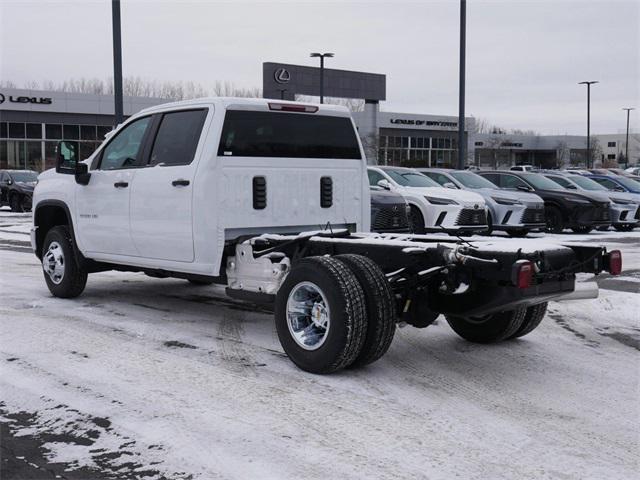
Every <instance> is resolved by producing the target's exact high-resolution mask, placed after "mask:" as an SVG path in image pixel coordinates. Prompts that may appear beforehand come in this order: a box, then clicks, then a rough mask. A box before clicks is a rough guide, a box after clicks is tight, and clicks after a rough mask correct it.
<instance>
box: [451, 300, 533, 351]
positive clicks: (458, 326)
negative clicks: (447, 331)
mask: <svg viewBox="0 0 640 480" xmlns="http://www.w3.org/2000/svg"><path fill="white" fill-rule="evenodd" d="M526 312H527V309H526V308H518V309H516V310H508V311H506V312H498V313H492V314H489V315H484V316H481V317H461V316H457V315H446V318H447V322H449V325H450V326H451V328H452V329H453V331H454V332H456V333H457V334H458V335H460V336H461V337H462V338H464V339H465V340H468V341H469V342H474V343H496V342H501V341H502V340H506V339H507V338H510V337H512V336H513V335H514V334H516V332H517V331H518V329H519V328H520V327H521V326H522V323H523V322H524V319H525V314H526Z"/></svg>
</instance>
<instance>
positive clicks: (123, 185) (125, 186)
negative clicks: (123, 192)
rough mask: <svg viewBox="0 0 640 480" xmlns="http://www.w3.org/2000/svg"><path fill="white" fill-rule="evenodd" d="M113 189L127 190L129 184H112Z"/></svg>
mask: <svg viewBox="0 0 640 480" xmlns="http://www.w3.org/2000/svg"><path fill="white" fill-rule="evenodd" d="M113 186H114V187H116V188H127V187H128V186H129V183H127V182H116V183H114V184H113Z"/></svg>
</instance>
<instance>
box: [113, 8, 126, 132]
mask: <svg viewBox="0 0 640 480" xmlns="http://www.w3.org/2000/svg"><path fill="white" fill-rule="evenodd" d="M111 21H112V25H113V100H114V103H115V104H114V113H115V118H116V125H118V124H120V123H122V122H123V120H124V112H123V108H122V44H121V41H120V0H112V2H111Z"/></svg>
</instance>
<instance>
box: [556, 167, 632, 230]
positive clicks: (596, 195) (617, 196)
mask: <svg viewBox="0 0 640 480" xmlns="http://www.w3.org/2000/svg"><path fill="white" fill-rule="evenodd" d="M544 176H545V177H547V178H549V179H551V180H553V181H554V182H556V183H557V184H558V185H560V186H562V187H564V188H566V189H567V190H574V191H578V192H580V193H582V194H583V195H586V196H588V197H591V198H593V199H595V200H598V201H607V200H608V201H610V202H611V206H610V209H611V225H613V228H615V229H616V230H618V231H621V232H628V231H630V230H633V229H634V228H635V227H636V226H637V225H638V219H639V218H640V217H639V216H638V215H640V198H634V196H633V194H630V193H625V192H613V191H610V190H607V189H606V188H605V187H603V186H602V185H600V184H599V183H597V182H594V181H593V180H591V179H590V178H587V177H583V176H582V175H571V174H562V173H544ZM636 197H638V196H637V195H636ZM598 229H599V230H607V229H608V227H606V226H602V227H598Z"/></svg>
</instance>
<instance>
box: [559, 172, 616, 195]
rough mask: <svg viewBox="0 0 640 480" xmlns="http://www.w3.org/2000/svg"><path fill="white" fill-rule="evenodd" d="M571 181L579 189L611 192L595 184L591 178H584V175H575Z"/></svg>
mask: <svg viewBox="0 0 640 480" xmlns="http://www.w3.org/2000/svg"><path fill="white" fill-rule="evenodd" d="M569 180H571V181H572V182H573V183H575V184H576V185H578V186H579V187H582V188H584V189H585V190H599V191H602V190H604V191H605V192H608V191H609V190H608V189H607V188H606V187H603V186H602V185H600V184H599V183H598V182H594V181H593V180H591V179H590V178H586V177H583V176H582V175H574V176H572V177H570V178H569Z"/></svg>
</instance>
